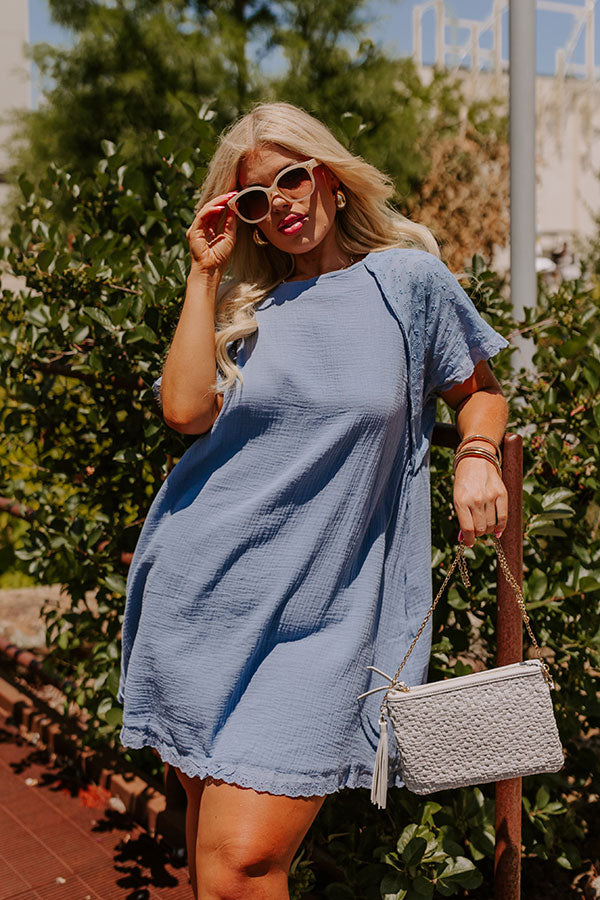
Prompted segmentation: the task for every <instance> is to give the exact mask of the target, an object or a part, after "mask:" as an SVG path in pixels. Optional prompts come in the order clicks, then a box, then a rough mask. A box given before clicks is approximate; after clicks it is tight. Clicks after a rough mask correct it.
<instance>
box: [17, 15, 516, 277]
mask: <svg viewBox="0 0 600 900" xmlns="http://www.w3.org/2000/svg"><path fill="white" fill-rule="evenodd" d="M366 6H367V4H366V0H270V2H266V0H195V2H191V3H190V2H187V0H119V2H118V3H113V4H107V3H106V2H105V0H51V3H50V7H51V10H52V13H53V15H54V18H55V19H56V21H58V22H59V23H60V24H62V25H64V26H67V27H69V28H70V29H71V31H72V32H73V33H74V37H75V41H74V44H73V46H71V47H69V48H67V49H61V48H56V47H52V46H49V45H47V44H40V45H36V46H35V47H34V48H33V49H32V55H33V58H34V59H35V61H36V63H37V65H38V67H39V69H40V71H41V72H42V74H43V77H44V79H45V82H46V84H47V88H46V91H45V94H44V98H43V101H42V102H41V103H40V105H39V107H38V109H36V110H33V111H29V112H27V113H24V114H23V116H22V117H21V119H20V125H19V128H18V130H17V134H18V136H19V140H18V142H17V146H18V147H19V150H18V152H16V153H15V155H14V165H13V175H14V179H15V180H16V178H17V177H18V175H19V174H20V173H21V172H23V171H26V172H28V173H29V177H33V178H34V179H37V178H39V176H40V175H41V174H42V173H43V172H44V171H45V169H46V166H47V165H48V164H50V163H54V164H56V165H58V166H60V167H61V168H66V169H67V170H69V171H71V172H73V173H78V175H79V174H80V173H81V174H86V175H92V174H93V172H94V171H95V167H96V165H97V163H98V161H99V159H100V158H101V156H102V149H101V145H102V141H103V140H110V141H113V142H115V143H118V144H119V145H120V146H121V147H122V151H121V152H122V155H123V158H124V160H125V161H126V162H128V163H132V164H133V163H135V165H136V166H137V167H138V168H141V172H142V174H143V175H144V179H145V183H147V184H148V185H151V184H152V178H153V174H154V171H155V169H156V164H157V159H156V157H155V155H154V154H153V135H154V133H155V131H156V130H157V129H161V130H163V131H165V132H166V133H168V134H170V135H171V136H172V137H173V138H174V140H175V141H177V142H178V144H179V146H180V147H181V148H183V147H187V146H190V145H193V142H194V129H193V123H192V120H193V118H194V116H195V115H196V113H197V112H198V110H202V112H201V115H205V114H206V110H207V109H210V111H211V115H212V116H213V118H214V123H215V125H216V127H217V130H220V129H221V128H222V127H224V126H225V125H227V124H228V123H230V122H231V121H232V120H233V119H234V118H235V117H236V116H237V115H238V114H239V113H241V112H244V111H246V110H247V109H248V108H250V107H251V106H252V105H253V104H254V103H255V102H256V101H257V100H259V99H264V98H267V99H282V100H288V101H290V102H292V103H296V104H298V105H300V106H302V107H304V108H305V109H307V110H308V111H309V112H311V113H313V114H316V115H317V116H319V117H321V118H322V119H323V120H324V121H325V122H327V123H328V124H329V125H331V126H332V127H333V130H334V131H336V132H337V134H338V137H340V138H341V140H342V141H344V142H345V143H348V144H350V145H351V146H352V149H353V150H354V151H355V152H357V153H360V154H362V155H363V156H364V157H365V158H366V159H368V160H369V161H370V162H372V163H373V164H374V165H376V166H377V167H378V168H380V169H382V170H383V171H385V172H386V173H387V174H389V175H390V176H391V178H392V179H393V181H394V184H395V187H396V199H397V203H398V206H399V208H400V209H401V211H403V212H405V213H407V214H411V213H414V215H415V218H417V219H418V218H419V217H421V218H423V220H424V222H425V223H426V224H428V225H430V227H432V228H433V230H434V231H435V233H436V236H437V237H438V238H439V239H440V240H442V241H443V242H444V243H445V250H446V254H447V256H448V257H449V258H451V259H453V260H454V259H457V260H459V262H458V265H459V266H462V265H463V264H464V262H465V260H466V259H467V258H468V257H469V255H470V254H471V253H472V252H473V251H474V250H479V251H480V252H483V253H485V254H486V256H487V257H488V258H489V256H490V254H491V249H492V247H493V244H494V243H497V244H500V245H502V244H503V243H504V242H505V239H506V236H507V222H506V215H505V214H504V210H503V209H502V204H503V203H505V194H506V178H505V174H506V173H505V171H504V170H503V172H502V178H504V181H503V182H502V184H501V185H500V186H499V187H498V189H494V190H493V191H492V192H491V195H490V196H489V197H486V196H485V187H486V185H487V186H489V185H490V184H495V182H496V181H498V177H497V174H496V169H497V168H498V166H497V161H498V160H499V159H500V160H503V159H504V157H506V155H507V145H506V121H505V117H503V116H498V115H497V114H495V113H494V112H493V109H494V103H493V102H492V103H489V104H485V103H484V104H481V103H476V104H475V103H474V104H471V105H470V106H469V104H467V103H466V101H465V99H464V96H463V92H462V89H461V85H460V80H458V79H456V78H451V77H449V76H448V74H447V73H445V72H443V71H435V72H434V73H433V75H432V78H431V79H430V80H424V79H423V77H422V76H421V75H420V74H419V72H418V71H417V69H416V67H415V65H414V63H413V62H412V60H410V59H395V58H390V57H388V56H386V54H385V53H384V52H383V51H382V50H381V48H379V47H378V46H376V45H375V44H374V43H373V42H372V41H371V40H369V38H368V29H367V14H366ZM268 53H271V58H272V59H276V60H279V62H278V64H276V65H275V66H274V68H272V69H271V71H270V73H269V72H267V71H265V67H264V65H263V61H264V58H265V55H266V54H268ZM342 114H343V115H342ZM466 122H468V133H466V132H465V123H466ZM150 198H151V194H146V195H145V199H146V201H148V200H149V199H150ZM482 210H483V211H485V214H483V213H482ZM63 215H66V212H65V211H64V210H63ZM465 250H466V251H467V252H466V254H465Z"/></svg>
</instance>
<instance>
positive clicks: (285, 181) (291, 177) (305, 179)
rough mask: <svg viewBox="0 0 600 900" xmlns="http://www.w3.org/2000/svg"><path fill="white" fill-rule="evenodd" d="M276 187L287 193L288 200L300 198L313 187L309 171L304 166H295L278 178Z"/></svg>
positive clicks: (306, 194)
mask: <svg viewBox="0 0 600 900" xmlns="http://www.w3.org/2000/svg"><path fill="white" fill-rule="evenodd" d="M277 189H278V190H280V191H281V192H282V193H284V194H287V196H288V197H289V198H290V200H302V198H303V197H307V196H308V195H309V194H310V193H311V192H312V189H313V185H312V181H311V177H310V172H309V171H308V169H305V168H304V166H295V167H294V168H293V169H290V170H289V172H284V173H283V175H282V176H281V178H279V179H278V181H277Z"/></svg>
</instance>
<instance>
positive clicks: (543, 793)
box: [535, 784, 550, 809]
mask: <svg viewBox="0 0 600 900" xmlns="http://www.w3.org/2000/svg"><path fill="white" fill-rule="evenodd" d="M549 801H550V791H549V790H548V788H547V787H546V785H545V784H543V785H542V786H541V787H540V788H539V789H538V792H537V794H536V795H535V808H536V809H543V808H544V807H545V806H546V804H547V803H549Z"/></svg>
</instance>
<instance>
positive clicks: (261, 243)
mask: <svg viewBox="0 0 600 900" xmlns="http://www.w3.org/2000/svg"><path fill="white" fill-rule="evenodd" d="M252 240H253V241H254V243H255V244H256V245H257V246H258V247H266V246H267V244H268V243H269V242H268V241H266V240H265V239H264V237H263V236H262V234H261V233H260V231H259V230H258V228H254V229H253V231H252Z"/></svg>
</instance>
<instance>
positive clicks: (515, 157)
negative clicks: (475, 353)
mask: <svg viewBox="0 0 600 900" xmlns="http://www.w3.org/2000/svg"><path fill="white" fill-rule="evenodd" d="M509 28H510V104H509V114H510V283H511V295H512V304H513V310H514V314H515V318H516V319H517V320H521V321H522V320H523V318H524V311H525V309H526V308H527V307H532V306H534V304H535V302H536V291H537V277H536V273H535V238H536V221H535V77H536V65H535V0H510V6H509ZM515 343H516V344H517V348H518V349H517V351H516V352H515V353H514V354H513V361H514V366H515V368H516V369H518V368H520V367H521V366H525V367H526V368H531V366H532V356H533V349H534V347H533V342H532V341H531V340H530V339H527V338H522V337H519V338H517V339H516V341H515Z"/></svg>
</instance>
